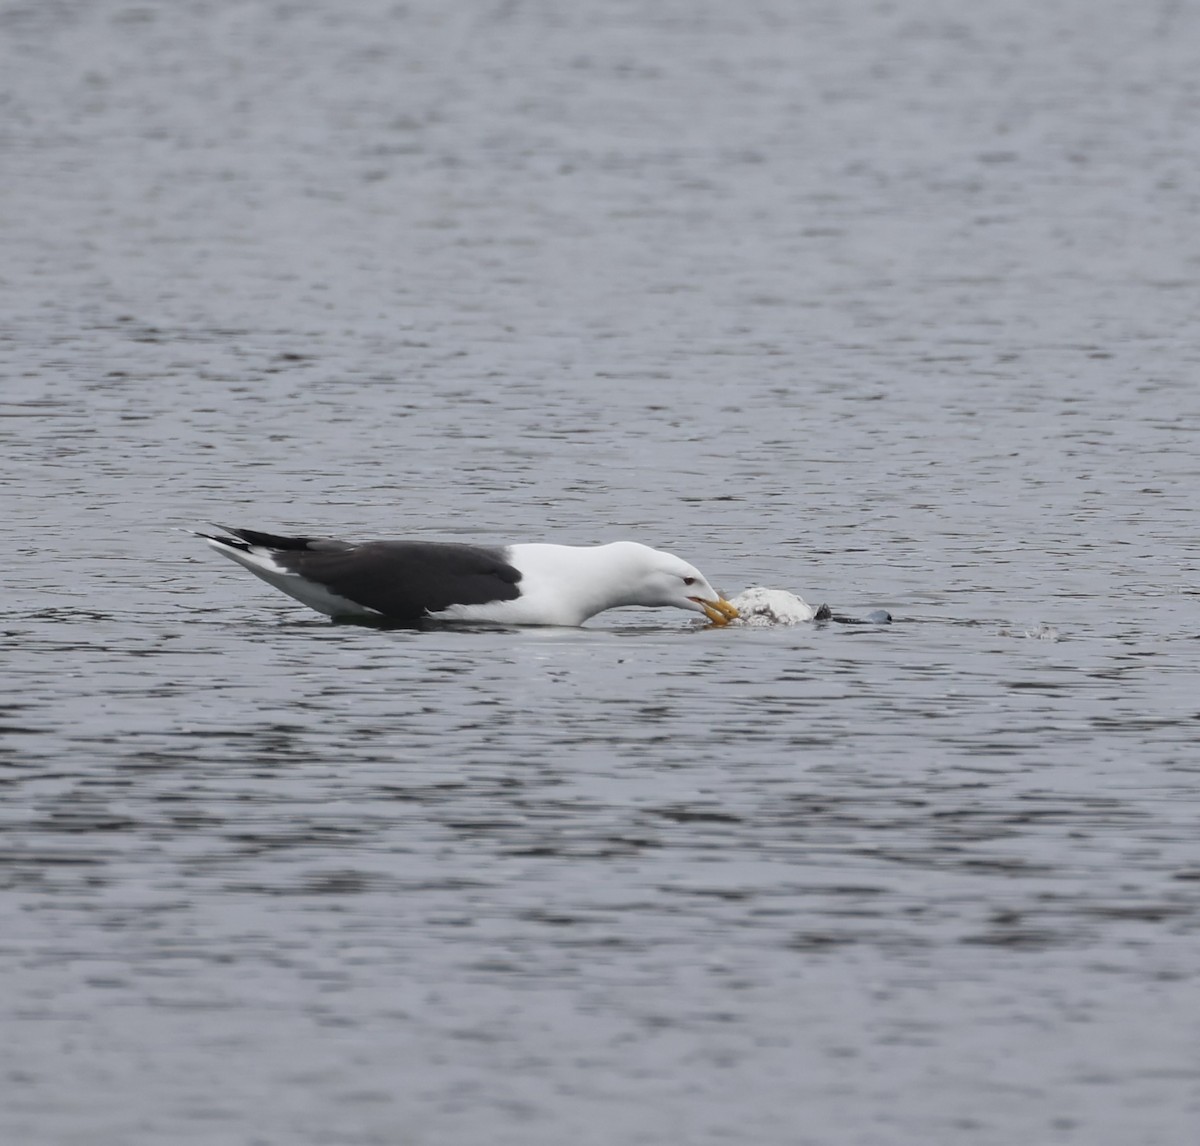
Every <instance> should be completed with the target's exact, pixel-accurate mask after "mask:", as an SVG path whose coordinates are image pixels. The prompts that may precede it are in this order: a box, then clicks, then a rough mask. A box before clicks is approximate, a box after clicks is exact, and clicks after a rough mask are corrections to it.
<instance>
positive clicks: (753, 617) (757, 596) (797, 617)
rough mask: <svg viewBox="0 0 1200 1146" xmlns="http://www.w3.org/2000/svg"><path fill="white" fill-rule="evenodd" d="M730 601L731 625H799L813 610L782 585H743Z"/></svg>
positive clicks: (812, 613) (810, 616)
mask: <svg viewBox="0 0 1200 1146" xmlns="http://www.w3.org/2000/svg"><path fill="white" fill-rule="evenodd" d="M729 600H730V603H731V604H732V605H735V606H736V607H737V611H738V619H737V620H736V621H731V622H730V623H731V624H734V625H749V626H751V627H753V628H765V627H766V626H767V625H799V624H802V623H803V622H805V621H811V620H812V619H813V618H814V617H815V616H816V615H817V610H816V609H814V608H813V607H812V605H810V604H808V603H807V602H806V601H803V600H801V599H800V598H799V597H797V596H796V595H795V594H794V593H789V592H787V590H785V589H763V588H761V587H755V588H753V589H746V590H745V591H744V592H741V593H739V594H738V595H737V596H736V597H730V599H729Z"/></svg>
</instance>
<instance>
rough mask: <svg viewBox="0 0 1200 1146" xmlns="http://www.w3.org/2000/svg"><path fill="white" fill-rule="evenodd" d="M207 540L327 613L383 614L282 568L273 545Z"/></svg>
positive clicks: (282, 591)
mask: <svg viewBox="0 0 1200 1146" xmlns="http://www.w3.org/2000/svg"><path fill="white" fill-rule="evenodd" d="M205 540H206V541H207V542H208V543H209V545H211V546H212V547H213V548H214V549H215V550H216V551H217V552H218V553H222V554H224V555H225V556H226V557H228V558H230V560H232V561H236V562H237V563H238V564H239V565H244V566H245V567H246V568H247V569H249V570H250V572H251V573H253V574H254V575H255V576H256V577H261V578H262V579H263V580H264V581H265V582H266V583H267V584H268V585H271V586H273V587H274V588H276V589H278V590H279V591H280V592H281V593H286V594H287V595H288V596H289V597H294V598H295V599H296V600H297V601H300V602H302V603H303V604H305V605H307V606H308V607H309V608H310V609H316V611H317V612H318V613H324V614H325V615H326V616H327V617H379V616H382V614H381V613H380V612H379V610H378V609H369V608H368V607H367V606H366V605H359V604H357V603H356V602H354V601H351V600H349V598H347V597H340V596H338V594H337V593H331V592H330V591H329V590H328V589H327V588H325V586H324V585H319V584H317V582H315V581H309V580H307V579H306V578H304V577H301V576H300V575H299V574H298V573H292V572H291V571H289V570H287V569H283V568H281V567H280V566H279V565H276V564H275V560H274V558H273V557H272V556H271V551H270V550H269V549H262V548H254V549H251V550H250V551H249V552H246V551H245V550H242V549H235V548H233V547H232V546H230V545H223V544H222V543H221V542H220V541H216V540H214V539H213V538H211V537H209V538H205Z"/></svg>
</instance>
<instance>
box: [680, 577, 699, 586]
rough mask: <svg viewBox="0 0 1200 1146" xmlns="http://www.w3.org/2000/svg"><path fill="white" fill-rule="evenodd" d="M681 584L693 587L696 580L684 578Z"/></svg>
mask: <svg viewBox="0 0 1200 1146" xmlns="http://www.w3.org/2000/svg"><path fill="white" fill-rule="evenodd" d="M683 583H684V584H685V585H695V583H696V578H695V577H685V578H684V579H683Z"/></svg>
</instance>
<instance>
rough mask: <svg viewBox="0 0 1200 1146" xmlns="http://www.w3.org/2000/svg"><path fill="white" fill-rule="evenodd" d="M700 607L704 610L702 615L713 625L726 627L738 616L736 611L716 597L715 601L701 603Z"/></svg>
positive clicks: (721, 598) (723, 600) (726, 602)
mask: <svg viewBox="0 0 1200 1146" xmlns="http://www.w3.org/2000/svg"><path fill="white" fill-rule="evenodd" d="M700 605H701V607H702V608H703V609H704V615H705V616H706V617H707V618H708V619H709V620H710V621H712V623H713V624H714V625H728V624H729V622H730V621H732V620H733V619H734V618H735V617H736V616H737V615H738V611H737V609H736V608H735V607H734V606H733V605H731V604H730V603H729V602H728V601H726V600H725V599H724V598H723V597H718V598H717V599H716V600H715V601H701V602H700Z"/></svg>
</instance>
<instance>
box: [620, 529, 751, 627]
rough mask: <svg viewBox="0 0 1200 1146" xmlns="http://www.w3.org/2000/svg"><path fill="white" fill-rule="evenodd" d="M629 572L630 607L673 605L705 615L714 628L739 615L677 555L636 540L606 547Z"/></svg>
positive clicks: (692, 566)
mask: <svg viewBox="0 0 1200 1146" xmlns="http://www.w3.org/2000/svg"><path fill="white" fill-rule="evenodd" d="M606 548H607V549H609V550H611V551H612V555H613V557H614V558H615V559H616V560H617V561H619V562H620V563H621V564H622V565H623V566H624V567H625V569H626V571H627V576H628V578H629V584H630V585H631V587H632V590H631V595H633V596H635V597H636V599H633V600H630V601H628V602H627V603H628V604H630V605H651V606H653V605H669V606H674V607H675V608H677V609H690V610H691V611H692V612H694V613H703V614H704V615H705V616H706V617H707V618H708V619H709V620H710V621H712V623H713V624H714V625H727V624H728V623H729V622H730V621H731V620H733V618H734V617H736V616H737V615H738V612H737V609H735V608H734V606H733V605H731V604H730V603H729V602H728V601H726V600H725V599H724V598H723V597H722V596H721V595H720V594H719V593H718V592H717V591H716V590H715V589H714V588H713V587H712V586H711V585H710V584H709V583H708V579H707V578H706V577H705V576H704V574H703V573H701V572H700V570H699V569H697V568H696V567H695V566H694V565H689V564H688V563H687V562H686V561H684V560H683V559H682V558H679V557H676V556H675V555H674V554H673V553H664V552H663V551H662V550H661V549H651V548H650V546H648V545H640V544H638V543H637V542H636V541H618V542H614V543H613V544H612V545H609V546H606Z"/></svg>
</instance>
